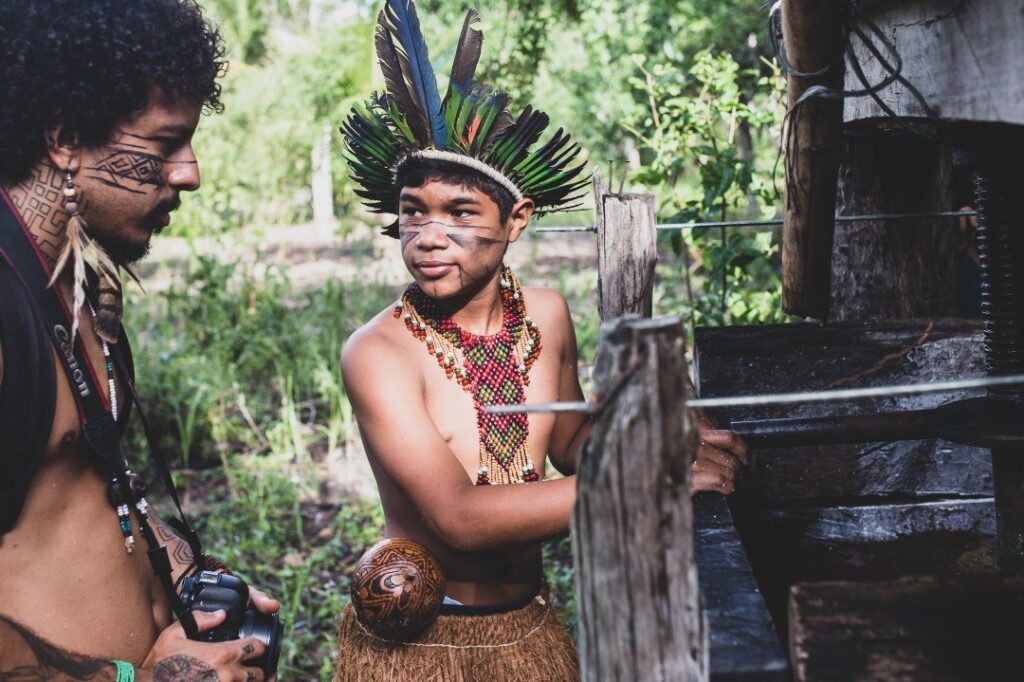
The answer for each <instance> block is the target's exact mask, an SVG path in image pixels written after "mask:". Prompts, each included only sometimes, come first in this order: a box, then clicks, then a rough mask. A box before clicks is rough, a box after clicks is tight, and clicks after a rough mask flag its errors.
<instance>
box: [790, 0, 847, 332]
mask: <svg viewBox="0 0 1024 682" xmlns="http://www.w3.org/2000/svg"><path fill="white" fill-rule="evenodd" d="M841 10H842V7H841V3H839V2H835V1H834V0H830V1H825V2H822V1H821V0H783V2H782V24H783V32H784V34H785V47H786V58H787V60H788V61H789V63H790V65H791V66H792V67H793V68H794V69H796V70H799V71H802V72H805V73H809V72H817V71H822V70H824V72H823V73H822V74H821V75H818V76H814V77H801V76H798V75H795V74H791V75H790V76H789V112H788V114H787V122H788V130H787V132H786V149H787V158H786V211H785V216H784V220H785V224H784V226H783V230H782V307H783V309H784V310H785V311H786V312H787V313H789V314H791V315H799V316H801V317H813V318H815V319H824V318H825V317H826V316H827V314H828V305H829V297H828V292H829V267H830V258H831V254H832V231H833V228H834V222H833V218H834V214H833V211H834V210H835V192H836V173H837V172H838V169H839V152H840V149H841V138H842V131H843V105H842V103H841V101H840V100H835V99H821V98H812V99H809V100H806V101H803V102H802V103H800V104H799V105H797V101H798V100H799V99H800V97H801V96H802V95H803V94H804V93H805V92H806V91H807V89H808V88H810V87H812V86H825V87H827V88H833V89H838V88H841V87H842V84H843V60H842V58H841V53H839V52H838V50H839V49H840V47H841V45H842V41H841V27H842V14H841Z"/></svg>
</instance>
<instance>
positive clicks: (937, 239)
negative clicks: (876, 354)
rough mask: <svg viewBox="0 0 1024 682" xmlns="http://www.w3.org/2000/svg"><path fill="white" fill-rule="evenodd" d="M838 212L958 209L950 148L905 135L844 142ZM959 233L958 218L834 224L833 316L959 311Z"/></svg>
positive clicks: (934, 314) (890, 316) (891, 316)
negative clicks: (953, 183) (836, 225)
mask: <svg viewBox="0 0 1024 682" xmlns="http://www.w3.org/2000/svg"><path fill="white" fill-rule="evenodd" d="M843 150H844V153H843V162H842V166H841V168H840V171H839V190H838V196H837V199H836V214H837V215H867V214H877V213H918V212H929V211H949V210H951V209H953V208H956V207H957V206H956V204H954V197H953V187H952V177H953V168H952V152H951V149H950V148H949V147H948V146H944V145H940V144H938V143H936V142H933V141H930V140H923V139H913V138H906V137H892V136H890V137H877V136H874V137H854V138H850V139H847V140H846V141H845V142H844V144H843ZM962 241H963V240H962V237H961V236H960V230H959V226H958V224H957V221H956V220H951V219H949V218H921V219H917V220H901V221H884V220H880V221H875V222H865V223H857V224H847V225H841V226H838V227H837V228H836V233H835V242H834V248H833V251H832V305H831V309H830V311H829V319H831V320H867V319H906V318H909V317H952V316H956V315H959V314H961V313H960V310H959V308H960V298H959V293H960V291H959V290H960V286H959V285H960V280H961V279H962V276H961V272H960V270H961V268H962V267H963V265H962V264H961V262H960V258H962V257H963V255H962V253H961V250H962Z"/></svg>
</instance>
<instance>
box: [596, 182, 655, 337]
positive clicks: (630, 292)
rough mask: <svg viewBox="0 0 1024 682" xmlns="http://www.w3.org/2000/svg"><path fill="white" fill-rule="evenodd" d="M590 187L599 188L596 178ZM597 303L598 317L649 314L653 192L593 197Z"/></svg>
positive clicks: (653, 233) (653, 261)
mask: <svg viewBox="0 0 1024 682" xmlns="http://www.w3.org/2000/svg"><path fill="white" fill-rule="evenodd" d="M594 185H595V188H596V189H598V190H602V189H603V188H604V187H603V185H602V184H601V181H600V178H598V177H595V182H594ZM597 200H598V205H599V206H600V209H599V210H598V212H597V305H598V310H599V312H600V315H601V320H602V321H608V320H614V319H615V318H618V317H622V316H624V315H639V316H641V317H650V316H651V313H652V310H653V307H654V265H655V263H657V262H658V247H657V239H658V234H657V227H656V224H657V223H656V219H655V211H654V195H653V194H607V193H605V194H601V195H600V196H598V197H597Z"/></svg>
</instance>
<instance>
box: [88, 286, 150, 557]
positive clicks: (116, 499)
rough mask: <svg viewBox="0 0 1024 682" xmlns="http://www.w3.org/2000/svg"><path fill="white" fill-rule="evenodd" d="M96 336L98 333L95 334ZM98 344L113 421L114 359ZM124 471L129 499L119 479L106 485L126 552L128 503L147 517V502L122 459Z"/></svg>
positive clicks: (131, 540)
mask: <svg viewBox="0 0 1024 682" xmlns="http://www.w3.org/2000/svg"><path fill="white" fill-rule="evenodd" d="M89 312H91V313H92V317H93V322H94V324H95V320H96V310H95V309H94V308H93V306H92V303H91V302H90V303H89ZM97 337H99V335H98V334H97ZM100 344H101V347H102V348H103V359H104V360H106V363H107V387H108V388H109V389H110V416H111V417H113V418H114V422H115V423H116V422H117V418H118V409H117V382H116V381H114V360H113V358H112V357H110V346H109V345H108V344H107V342H106V341H105V340H104V339H103V338H100ZM124 466H125V473H126V474H127V477H128V480H127V481H126V483H127V488H128V494H129V496H130V498H131V499H129V500H127V501H126V500H125V499H124V495H123V494H122V487H121V481H120V480H119V479H118V478H117V476H114V477H112V478H111V480H110V482H109V483H108V485H107V500H108V501H109V502H110V506H112V507H113V508H114V511H115V512H116V513H117V523H118V527H119V528H120V529H121V535H122V536H123V537H124V549H125V551H126V552H127V553H128V554H131V553H132V552H133V551H135V537H134V536H133V535H132V521H131V517H130V515H129V506H128V503H129V502H131V503H134V504H135V506H136V507H137V508H138V510H139V512H140V513H141V514H142V516H143V517H145V518H149V502H148V501H146V482H145V481H144V480H142V477H141V476H139V475H138V474H136V473H134V472H133V471H132V470H131V469H130V468H129V467H128V462H127V461H124Z"/></svg>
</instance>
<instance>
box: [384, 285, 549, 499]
mask: <svg viewBox="0 0 1024 682" xmlns="http://www.w3.org/2000/svg"><path fill="white" fill-rule="evenodd" d="M500 286H501V305H502V313H503V315H502V326H501V330H500V331H498V333H496V334H494V335H492V336H478V335H476V334H472V333H470V332H467V331H466V330H464V329H462V328H460V327H459V326H458V325H457V324H455V322H453V321H452V320H451V318H449V317H445V316H443V315H442V314H441V313H440V312H439V311H438V309H437V305H436V303H435V302H434V300H433V299H432V298H430V297H429V296H427V294H425V293H424V292H423V290H422V289H420V287H419V286H418V285H417V284H411V285H410V286H409V288H408V289H406V291H405V293H404V294H403V295H402V302H401V305H397V306H395V310H394V315H395V317H396V318H402V320H403V321H404V322H405V326H406V327H407V328H408V329H409V331H411V332H412V333H413V335H414V336H415V337H416V338H417V339H419V340H420V341H423V342H424V344H426V347H427V352H429V353H430V354H431V355H433V356H434V357H435V358H436V359H437V364H438V365H440V366H441V368H442V369H443V370H444V372H445V374H446V375H447V377H448V378H449V379H452V380H453V381H455V382H456V383H458V384H459V386H461V387H462V389H463V390H464V391H466V392H467V393H469V394H470V395H471V396H473V407H474V408H475V409H476V425H477V433H478V437H479V442H480V470H479V471H478V472H477V479H476V484H477V485H489V484H492V483H523V482H526V483H529V482H532V481H538V480H540V475H539V474H538V473H537V472H536V470H535V469H534V467H533V462H532V461H531V460H530V456H529V449H528V443H527V440H528V436H529V435H530V422H529V419H528V418H527V415H525V414H507V415H506V414H487V413H485V412H484V408H485V407H486V406H487V405H522V404H523V403H524V402H525V399H526V390H525V389H526V386H528V385H529V383H530V368H531V367H533V363H534V362H535V361H536V360H537V358H538V357H539V356H540V349H541V343H540V330H539V329H538V328H537V326H536V325H535V324H534V323H533V320H532V319H531V318H530V316H529V315H528V314H527V312H526V301H525V300H524V299H523V292H522V289H521V288H520V286H519V281H518V280H517V279H516V277H515V275H513V274H512V271H511V270H509V269H508V267H504V268H503V269H502V272H501V280H500Z"/></svg>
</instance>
